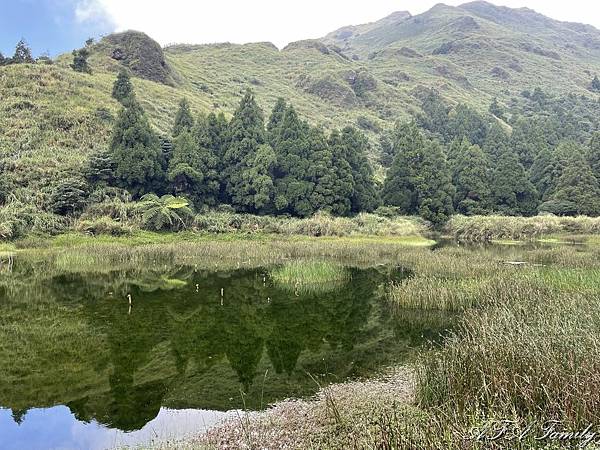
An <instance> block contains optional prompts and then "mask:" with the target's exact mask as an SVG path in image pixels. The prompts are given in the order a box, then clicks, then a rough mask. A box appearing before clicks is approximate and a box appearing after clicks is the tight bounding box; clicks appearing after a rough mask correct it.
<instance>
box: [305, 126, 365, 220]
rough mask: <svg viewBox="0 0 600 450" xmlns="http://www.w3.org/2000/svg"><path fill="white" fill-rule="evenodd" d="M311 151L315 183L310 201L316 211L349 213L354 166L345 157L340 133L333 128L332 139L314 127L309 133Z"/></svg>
mask: <svg viewBox="0 0 600 450" xmlns="http://www.w3.org/2000/svg"><path fill="white" fill-rule="evenodd" d="M308 145H309V148H310V154H311V165H310V168H309V177H310V180H311V182H312V183H313V184H314V189H313V192H312V194H311V198H310V204H311V207H312V209H313V211H327V212H330V213H332V214H335V215H338V216H343V215H348V214H349V213H350V209H351V206H352V204H351V197H352V193H353V188H354V180H353V178H352V168H351V167H350V164H348V162H347V161H346V159H345V157H344V154H345V152H346V150H345V148H344V145H343V143H342V142H341V138H340V134H339V133H338V132H334V133H333V134H332V136H331V137H330V139H329V141H328V140H327V139H326V138H325V134H324V133H323V130H321V129H319V128H311V129H310V130H309V133H308Z"/></svg>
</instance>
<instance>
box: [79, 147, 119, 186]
mask: <svg viewBox="0 0 600 450" xmlns="http://www.w3.org/2000/svg"><path fill="white" fill-rule="evenodd" d="M114 172H115V164H114V162H113V160H112V158H111V155H110V153H109V152H108V151H106V150H104V151H100V152H97V153H94V154H93V155H92V156H90V160H89V161H88V165H87V167H86V168H85V170H84V176H85V179H86V180H87V182H88V183H89V184H90V185H91V186H95V187H97V186H108V185H111V184H113V183H114Z"/></svg>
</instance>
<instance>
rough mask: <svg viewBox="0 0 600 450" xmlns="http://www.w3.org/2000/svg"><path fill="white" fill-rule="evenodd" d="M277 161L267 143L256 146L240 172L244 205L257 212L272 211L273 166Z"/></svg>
mask: <svg viewBox="0 0 600 450" xmlns="http://www.w3.org/2000/svg"><path fill="white" fill-rule="evenodd" d="M276 161H277V156H276V155H275V151H274V150H273V148H272V147H271V146H270V145H269V144H262V145H260V146H259V147H258V149H257V151H256V153H255V154H254V158H253V159H252V161H250V164H249V165H248V168H247V169H245V170H244V172H242V179H243V181H244V183H243V188H244V192H243V198H244V201H245V202H246V207H247V208H248V209H250V210H253V211H254V212H257V213H258V214H268V213H272V212H273V201H274V198H275V186H274V184H273V168H274V167H275V163H276Z"/></svg>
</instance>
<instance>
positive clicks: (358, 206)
mask: <svg viewBox="0 0 600 450" xmlns="http://www.w3.org/2000/svg"><path fill="white" fill-rule="evenodd" d="M342 143H343V145H344V147H345V149H346V152H345V158H346V161H348V164H349V165H350V168H351V169H352V178H353V180H354V192H353V193H352V197H351V203H352V212H354V213H357V212H361V211H366V212H372V211H374V210H375V209H376V208H377V207H378V206H380V205H381V199H380V198H379V195H378V193H377V190H376V188H375V178H374V174H373V168H372V167H371V164H370V163H369V160H368V159H367V153H368V151H369V141H368V140H367V138H366V137H365V135H364V134H362V133H361V132H360V131H358V130H357V129H356V128H353V127H346V128H344V130H342Z"/></svg>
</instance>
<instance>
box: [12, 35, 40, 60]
mask: <svg viewBox="0 0 600 450" xmlns="http://www.w3.org/2000/svg"><path fill="white" fill-rule="evenodd" d="M10 62H11V63H12V64H34V63H35V60H34V59H33V56H31V49H30V48H29V46H28V45H27V43H26V42H25V40H24V39H21V40H20V41H19V42H18V43H17V46H16V48H15V54H14V56H13V57H12V59H11V61H10Z"/></svg>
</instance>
